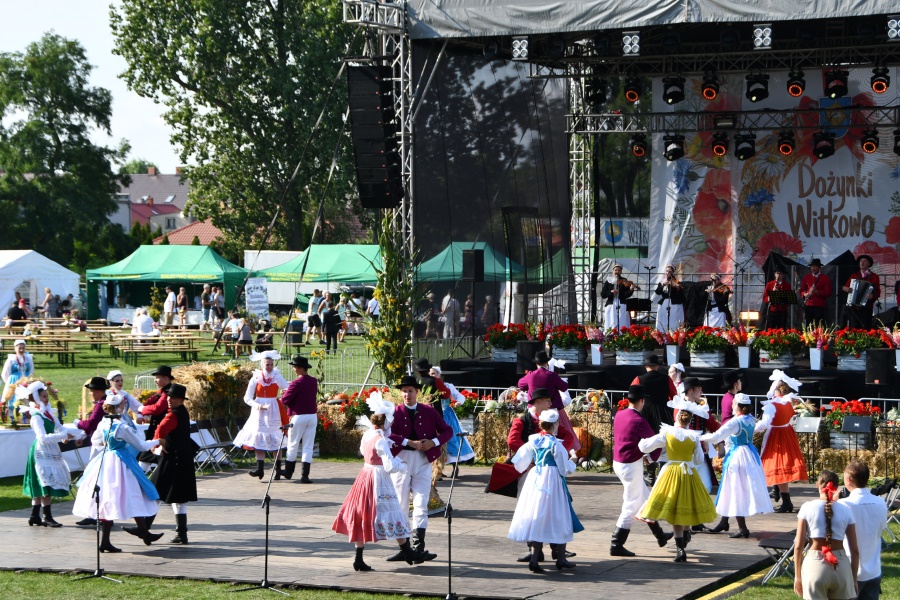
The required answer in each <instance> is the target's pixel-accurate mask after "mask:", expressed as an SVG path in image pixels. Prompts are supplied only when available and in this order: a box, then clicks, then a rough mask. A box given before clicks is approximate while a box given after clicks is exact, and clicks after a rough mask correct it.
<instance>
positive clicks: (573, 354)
mask: <svg viewBox="0 0 900 600" xmlns="http://www.w3.org/2000/svg"><path fill="white" fill-rule="evenodd" d="M551 357H552V358H555V359H557V360H564V361H566V362H569V363H572V364H580V365H581V364H584V363H586V362H587V350H585V349H584V348H553V353H552V355H551Z"/></svg>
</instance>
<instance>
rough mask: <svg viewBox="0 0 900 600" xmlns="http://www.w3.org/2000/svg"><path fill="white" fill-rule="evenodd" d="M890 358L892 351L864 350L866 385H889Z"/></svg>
mask: <svg viewBox="0 0 900 600" xmlns="http://www.w3.org/2000/svg"><path fill="white" fill-rule="evenodd" d="M892 358H894V351H893V350H891V349H890V348H869V349H868V350H866V384H868V385H889V384H890V383H891V362H892V360H891V359H892Z"/></svg>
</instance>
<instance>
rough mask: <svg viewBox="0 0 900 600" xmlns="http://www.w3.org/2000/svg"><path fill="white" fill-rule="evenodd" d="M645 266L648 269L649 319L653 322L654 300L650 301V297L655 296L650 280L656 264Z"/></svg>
mask: <svg viewBox="0 0 900 600" xmlns="http://www.w3.org/2000/svg"><path fill="white" fill-rule="evenodd" d="M644 268H645V269H647V301H648V302H649V306H647V321H648V322H650V323H652V322H653V320H652V319H653V302H652V301H650V298H652V297H653V294H651V293H650V286H651V285H652V284H651V281H650V279H651V278H650V271H652V270H653V269H655V268H656V265H649V266H648V265H645V266H644Z"/></svg>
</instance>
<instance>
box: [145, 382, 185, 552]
mask: <svg viewBox="0 0 900 600" xmlns="http://www.w3.org/2000/svg"><path fill="white" fill-rule="evenodd" d="M186 391H187V390H186V389H185V387H184V386H183V385H178V384H177V383H173V384H172V385H170V386H169V393H168V395H167V396H166V400H167V403H168V405H169V412H168V413H167V414H166V416H165V418H164V419H163V420H162V422H160V424H159V427H157V428H156V433H155V434H154V437H153V439H155V440H159V442H160V445H159V446H158V447H157V448H155V449H154V452H158V453H159V466H158V467H156V470H155V471H153V474H152V475H151V477H150V480H151V481H152V482H153V484H154V485H155V486H156V491H158V492H159V500H160V502H163V503H165V504H171V505H172V511H173V512H174V513H175V533H176V535H175V537H174V538H172V540H171V543H172V544H187V543H188V536H187V503H188V502H196V501H197V476H196V474H195V471H194V456H195V455H196V454H197V444H196V442H194V440H192V439H191V417H190V415H189V414H188V411H187V409H186V408H185V407H184V399H185V398H184V397H185V392H186ZM150 523H151V521H150V519H147V526H148V527H149V526H150Z"/></svg>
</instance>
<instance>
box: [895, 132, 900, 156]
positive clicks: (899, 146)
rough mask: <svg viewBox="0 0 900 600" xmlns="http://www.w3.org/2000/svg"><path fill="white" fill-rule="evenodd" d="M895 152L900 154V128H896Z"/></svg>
mask: <svg viewBox="0 0 900 600" xmlns="http://www.w3.org/2000/svg"><path fill="white" fill-rule="evenodd" d="M894 154H896V155H897V156H900V129H895V130H894Z"/></svg>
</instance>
